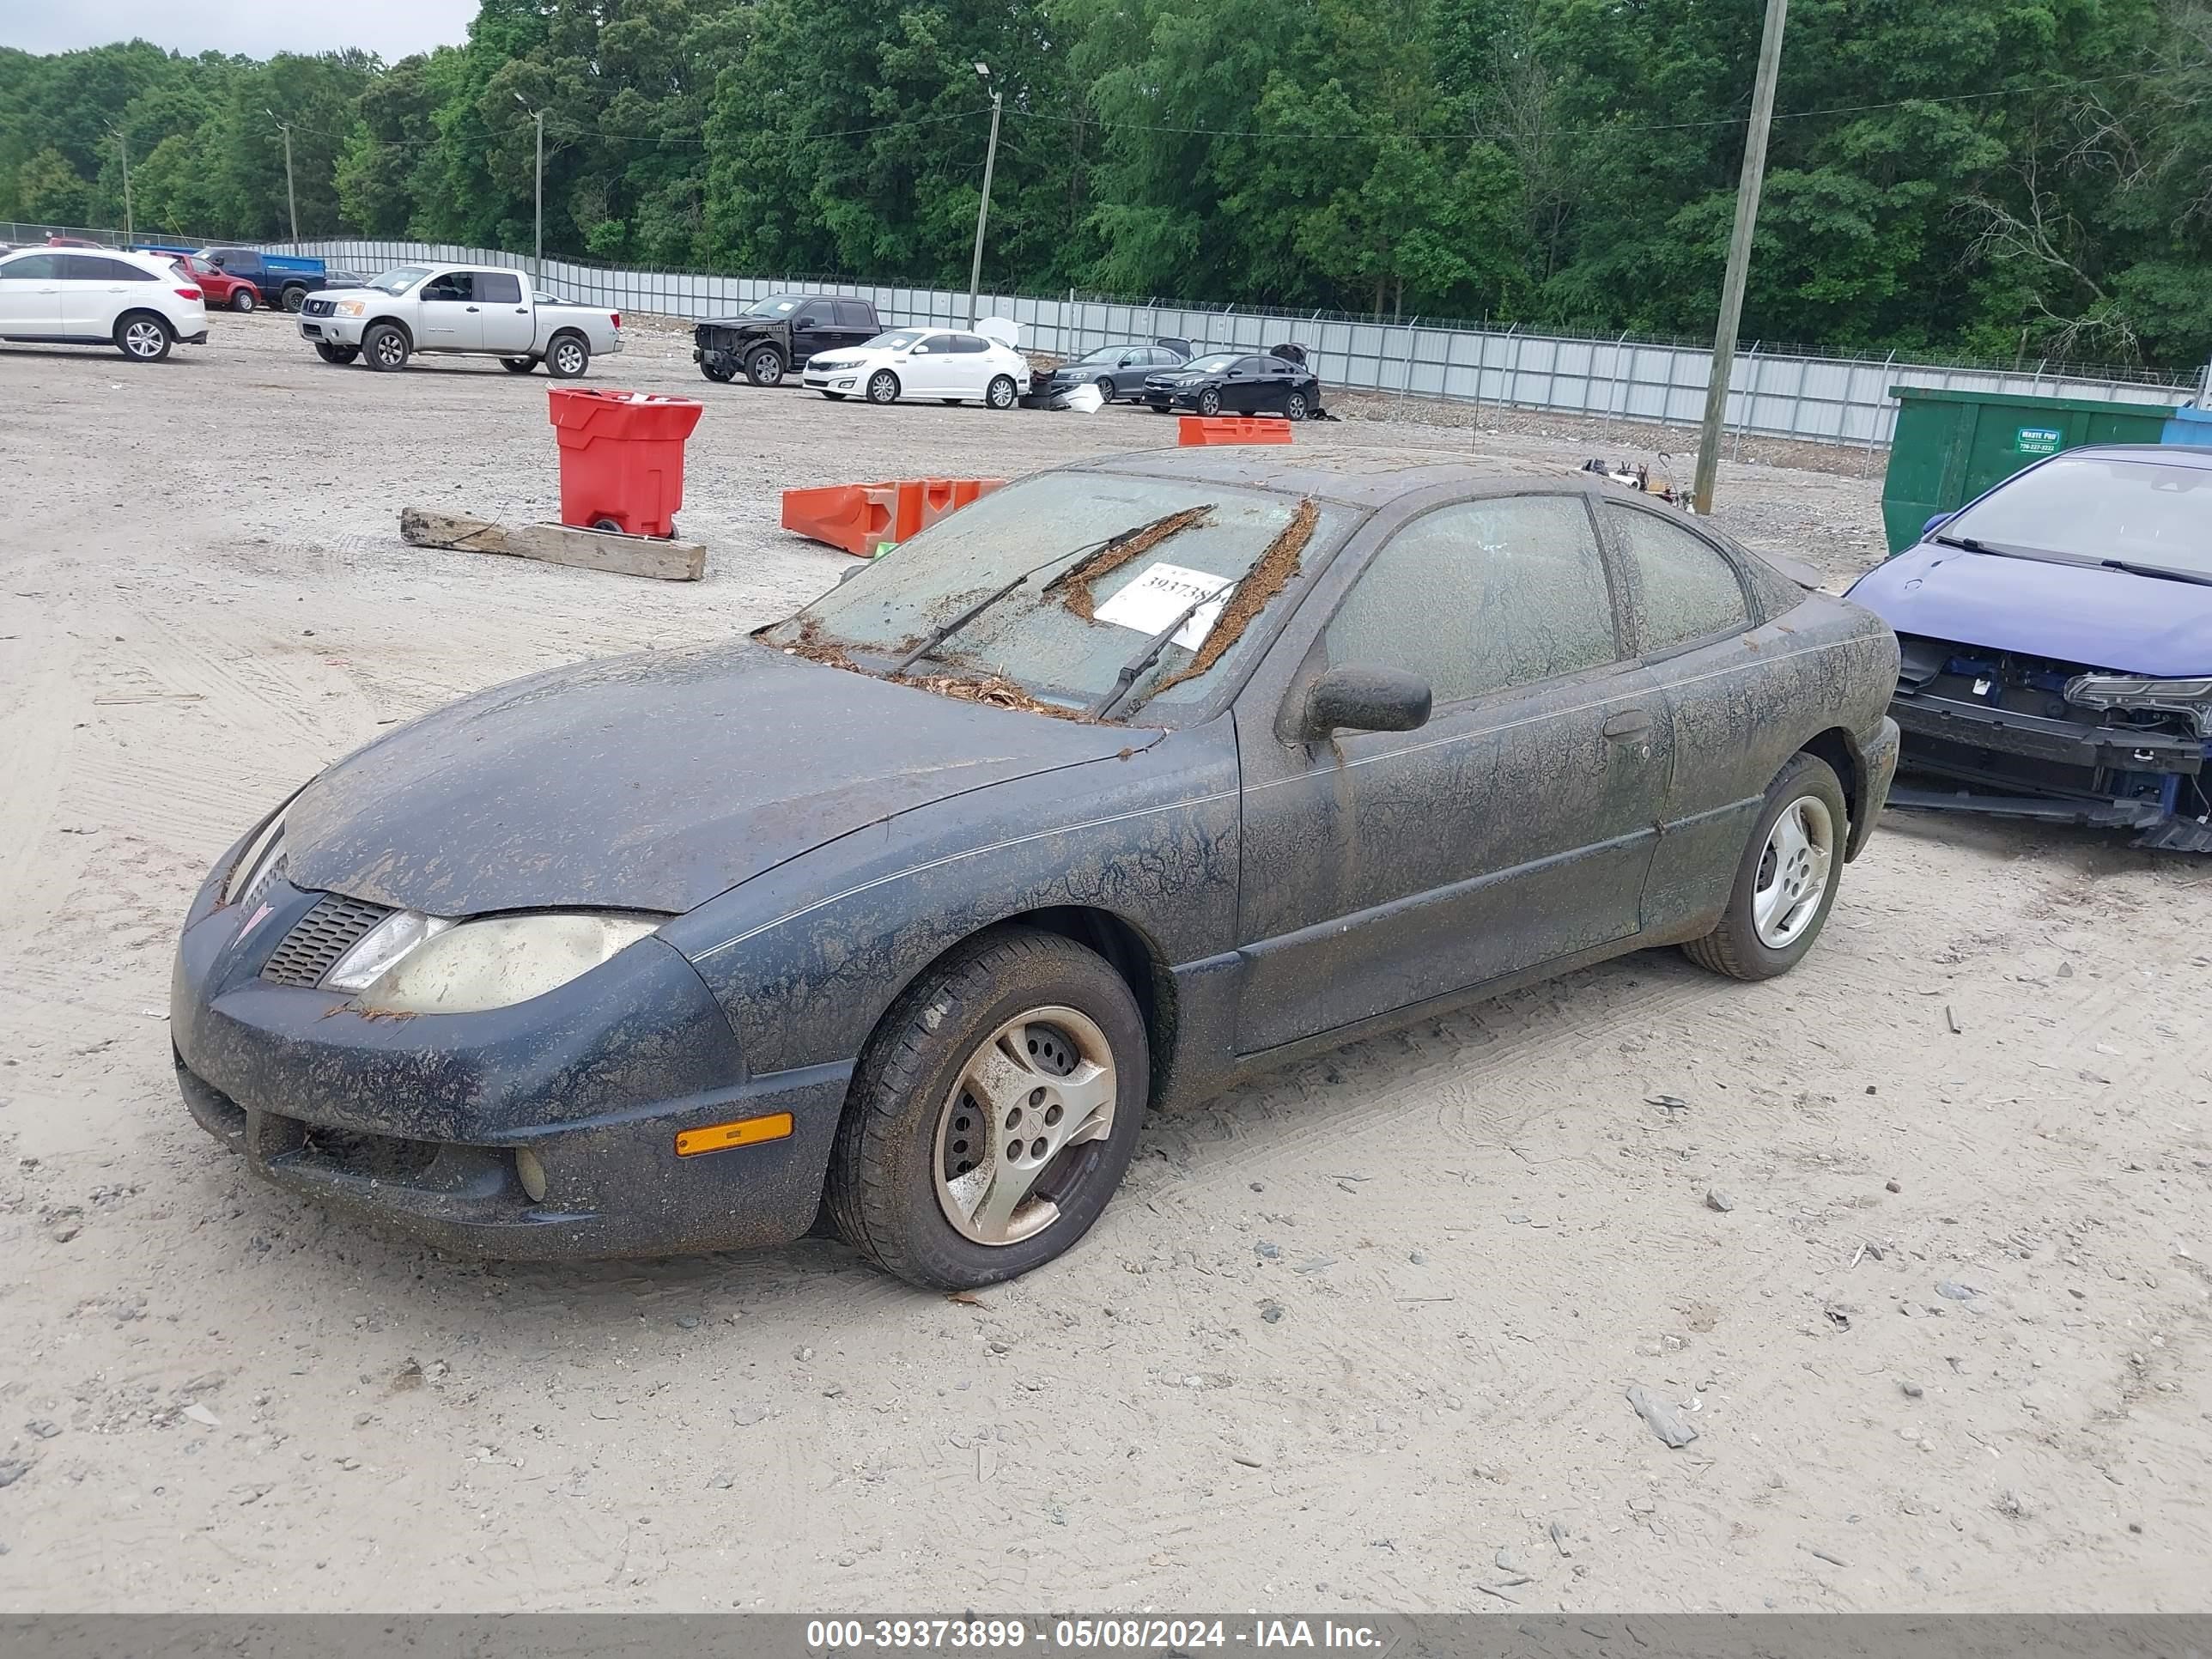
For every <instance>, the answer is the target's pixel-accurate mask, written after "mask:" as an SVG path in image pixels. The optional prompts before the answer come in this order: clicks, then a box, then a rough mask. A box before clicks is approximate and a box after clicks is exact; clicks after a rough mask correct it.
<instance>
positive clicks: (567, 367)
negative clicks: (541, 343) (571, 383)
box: [545, 334, 592, 380]
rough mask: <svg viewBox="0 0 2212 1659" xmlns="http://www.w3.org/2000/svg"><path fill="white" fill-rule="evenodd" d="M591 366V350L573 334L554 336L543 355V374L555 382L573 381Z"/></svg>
mask: <svg viewBox="0 0 2212 1659" xmlns="http://www.w3.org/2000/svg"><path fill="white" fill-rule="evenodd" d="M591 366H592V349H591V347H589V346H587V345H586V344H585V343H584V342H583V341H582V339H581V338H580V337H578V336H576V335H574V334H556V335H555V336H554V337H553V343H552V345H551V346H550V348H549V349H547V351H546V353H545V372H546V373H547V374H550V375H551V376H552V377H553V378H554V379H555V380H575V379H576V378H577V377H578V376H580V374H583V372H584V371H585V370H586V369H587V368H590V367H591Z"/></svg>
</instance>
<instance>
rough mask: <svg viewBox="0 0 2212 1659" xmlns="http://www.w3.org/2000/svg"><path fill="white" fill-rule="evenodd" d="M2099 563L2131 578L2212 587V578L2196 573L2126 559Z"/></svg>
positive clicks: (2106, 560) (2102, 560) (2099, 561)
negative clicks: (2141, 577)
mask: <svg viewBox="0 0 2212 1659" xmlns="http://www.w3.org/2000/svg"><path fill="white" fill-rule="evenodd" d="M2097 562H2098V563H2099V564H2100V565H2102V566H2103V567H2104V568H2106V569H2107V570H2124V571H2126V572H2127V573H2128V574H2130V576H2156V577H2159V578H2160V579H2162V580H2166V581H2170V582H2190V583H2192V584H2194V585H2195V586H2198V587H2212V576H2200V575H2198V574H2196V573H2195V572H2194V571H2189V570H2169V569H2167V568H2166V567H2165V566H2163V565H2156V564H2132V563H2130V562H2128V561H2127V560H2125V559H2100V560H2098V561H2097Z"/></svg>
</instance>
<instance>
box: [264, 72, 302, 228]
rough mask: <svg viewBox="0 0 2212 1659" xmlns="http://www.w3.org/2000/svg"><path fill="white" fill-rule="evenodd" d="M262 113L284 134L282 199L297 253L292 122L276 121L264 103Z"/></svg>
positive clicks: (272, 112) (273, 113)
mask: <svg viewBox="0 0 2212 1659" xmlns="http://www.w3.org/2000/svg"><path fill="white" fill-rule="evenodd" d="M262 113H263V114H264V115H266V116H267V117H268V118H270V120H272V121H276V131H279V132H281V133H283V135H284V201H285V204H286V205H287V206H288V207H289V208H290V209H291V210H292V252H295V253H297V252H299V251H300V197H299V192H298V191H295V190H294V189H293V188H292V124H291V123H290V122H289V121H277V120H276V111H275V110H273V109H270V108H269V107H268V106H266V105H264V106H262Z"/></svg>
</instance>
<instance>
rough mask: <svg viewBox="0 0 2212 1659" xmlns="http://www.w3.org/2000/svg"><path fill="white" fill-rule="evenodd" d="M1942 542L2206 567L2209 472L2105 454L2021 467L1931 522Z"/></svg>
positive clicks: (2202, 571)
mask: <svg viewBox="0 0 2212 1659" xmlns="http://www.w3.org/2000/svg"><path fill="white" fill-rule="evenodd" d="M1936 536H1937V537H1938V538H1941V539H1942V540H1945V541H1974V542H1980V543H1983V544H1986V545H1987V546H1990V547H1991V548H1995V549H1998V550H2003V551H2006V552H2017V553H2027V554H2031V555H2033V556H2037V557H2041V558H2052V559H2074V560H2082V561H2087V562H2091V563H2094V562H2098V561H2100V560H2104V559H2118V560H2119V561H2120V562H2122V563H2124V564H2141V565H2148V566H2151V567H2152V568H2156V569H2161V570H2173V571H2179V572H2181V573H2183V574H2187V575H2191V576H2212V471H2208V470H2207V469H2205V468H2203V467H2201V466H2185V465H2174V464H2172V463H2171V462H2161V461H2154V460H2140V461H2138V460H2119V459H2113V458H2111V457H2106V456H2085V457H2083V458H2081V459H2078V460H2077V459H2070V458H2061V459H2057V460H2055V461H2046V462H2045V463H2044V465H2041V466H2039V467H2037V468H2035V469H2034V470H2033V471H2030V472H2023V473H2021V475H2020V476H2019V477H2016V478H2015V479H2013V480H2012V481H2011V482H2010V483H2008V484H2006V485H2004V486H2003V488H2002V489H1999V490H1997V492H1996V494H1995V495H1991V496H1990V497H1989V498H1988V499H1987V500H1986V501H1980V502H1978V503H1977V504H1976V505H1974V506H1972V507H1968V508H1966V511H1965V512H1963V513H1956V514H1954V515H1953V516H1952V517H1951V518H1949V519H1948V520H1945V521H1944V522H1943V524H1942V525H1941V526H1938V527H1937V529H1936Z"/></svg>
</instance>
